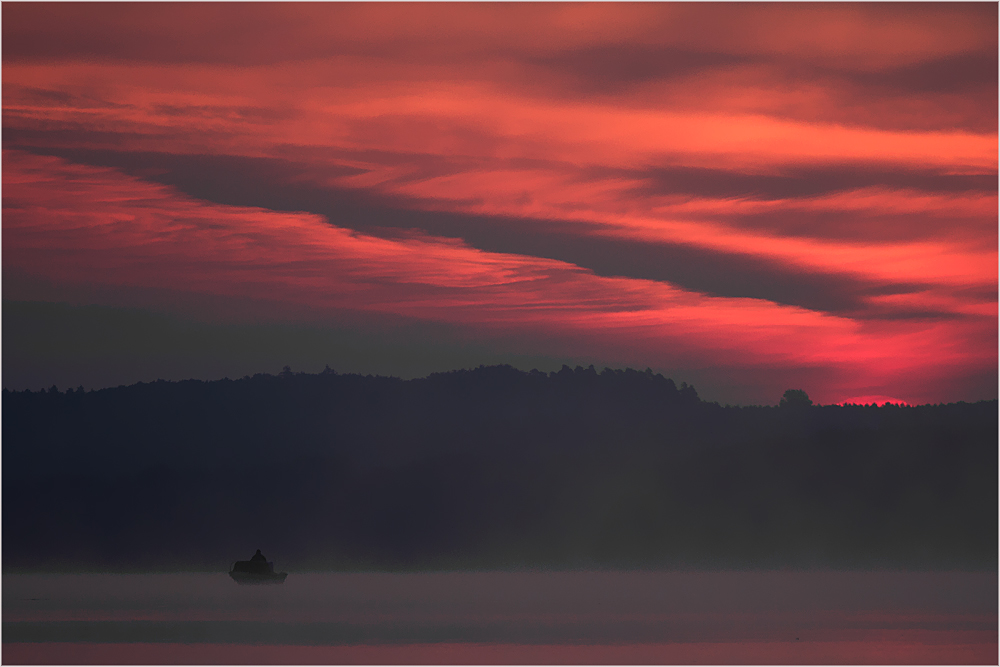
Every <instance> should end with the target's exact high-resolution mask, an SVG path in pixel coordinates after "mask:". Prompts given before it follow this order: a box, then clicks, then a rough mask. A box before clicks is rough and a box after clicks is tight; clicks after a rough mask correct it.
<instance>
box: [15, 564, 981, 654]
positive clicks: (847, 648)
mask: <svg viewBox="0 0 1000 667" xmlns="http://www.w3.org/2000/svg"><path fill="white" fill-rule="evenodd" d="M997 584H998V582H997V574H996V573H961V572H931V573H914V572H603V571H602V572H445V573H406V574H388V573H294V572H293V573H290V574H289V576H288V579H287V581H286V582H285V583H284V584H283V585H278V586H239V585H237V584H235V583H234V582H233V581H232V580H230V579H229V577H228V576H227V575H226V574H225V573H217V574H206V573H190V574H142V575H135V574H123V575H115V574H74V575H38V574H31V575H15V574H8V575H4V576H3V656H2V658H3V662H4V663H5V664H31V663H34V664H45V663H49V664H60V663H61V664H66V663H76V664H80V663H99V664H116V663H117V664H136V663H165V664H185V663H193V664H197V663H202V664H204V663H232V664H338V663H340V664H379V663H413V664H421V663H423V664H449V663H450V664H469V663H494V664H517V663H535V664H538V663H568V664H600V663H627V664H656V663H659V664H740V663H760V664H802V663H841V664H850V663H854V664H859V663H882V664H887V663H896V664H949V663H950V664H996V663H997V658H998V653H997Z"/></svg>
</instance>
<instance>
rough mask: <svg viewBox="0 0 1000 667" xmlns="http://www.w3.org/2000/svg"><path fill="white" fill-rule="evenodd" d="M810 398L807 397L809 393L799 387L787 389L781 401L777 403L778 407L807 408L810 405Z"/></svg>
mask: <svg viewBox="0 0 1000 667" xmlns="http://www.w3.org/2000/svg"><path fill="white" fill-rule="evenodd" d="M812 404H813V402H812V399H811V398H809V394H807V393H806V392H804V391H802V390H801V389H789V390H788V391H786V392H785V394H784V395H783V396H782V397H781V401H780V402H779V403H778V407H779V408H808V407H809V406H810V405H812Z"/></svg>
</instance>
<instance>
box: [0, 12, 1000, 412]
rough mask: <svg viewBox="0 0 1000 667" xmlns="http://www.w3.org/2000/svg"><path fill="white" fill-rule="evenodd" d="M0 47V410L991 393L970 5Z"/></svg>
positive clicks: (982, 30) (249, 32) (979, 97)
mask: <svg viewBox="0 0 1000 667" xmlns="http://www.w3.org/2000/svg"><path fill="white" fill-rule="evenodd" d="M2 18H3V24H2V25H3V28H2V29H3V44H2V48H3V170H2V175H3V183H2V185H3V223H2V233H3V234H2V259H3V298H4V314H6V315H7V316H8V317H7V321H6V322H5V326H4V333H5V334H6V335H5V336H4V350H3V356H4V361H5V362H6V363H5V364H4V372H3V382H4V386H5V387H8V388H11V389H23V388H33V389H37V388H39V387H41V386H47V385H48V384H49V383H50V382H55V381H56V380H58V381H60V382H63V383H70V384H74V385H75V384H76V383H77V382H79V383H80V384H84V385H87V386H88V387H91V388H93V387H97V386H104V385H108V384H116V383H118V382H135V381H139V380H144V381H149V380H154V379H156V378H157V377H164V378H166V379H181V378H182V377H198V378H201V379H214V378H217V377H222V376H223V375H230V376H239V375H242V374H243V373H253V372H264V371H266V372H276V371H277V370H279V369H280V367H281V366H282V365H283V364H284V363H288V361H287V360H291V361H293V362H294V363H293V364H292V365H293V370H304V371H310V372H315V371H318V370H320V369H322V368H323V366H324V364H329V365H330V366H333V367H334V368H335V369H336V370H338V371H351V372H364V373H369V372H371V373H382V374H394V375H401V376H404V377H412V376H416V375H421V374H425V373H427V372H431V371H434V370H450V369H452V368H459V367H469V366H475V365H478V364H480V363H512V364H514V365H515V366H518V367H520V368H523V369H525V370H527V369H530V368H531V367H533V366H537V367H539V368H541V369H542V370H552V369H558V368H559V366H560V365H561V364H562V363H568V364H570V365H571V366H572V365H574V364H581V365H584V366H586V365H588V364H594V365H596V366H597V367H598V368H602V367H603V366H612V367H625V366H631V367H633V368H639V369H644V368H647V367H649V368H651V369H653V370H654V371H656V372H662V373H663V374H665V375H667V376H669V377H672V378H674V379H675V380H676V381H677V382H678V383H679V382H681V381H686V382H689V383H691V384H694V385H695V386H696V387H697V388H698V391H699V394H700V395H701V396H702V397H703V398H705V399H708V400H716V401H720V402H723V403H734V404H776V403H777V401H778V399H779V398H780V396H781V393H782V392H783V391H784V390H785V389H788V388H802V389H805V390H806V391H807V392H808V393H809V395H810V396H811V397H812V398H813V400H814V401H815V402H818V403H823V404H827V403H838V402H845V401H848V402H866V403H867V402H872V401H877V402H879V403H881V402H884V401H893V402H897V401H904V402H910V403H937V402H951V401H957V400H967V401H975V400H980V399H989V398H995V397H996V396H997V348H998V340H997V262H998V256H997V243H998V240H997V205H998V202H997V150H998V145H997V49H998V45H997V5H996V4H995V3H912V4H911V3H884V4H853V3H833V4H798V3H777V4H740V3H735V4H729V3H706V4H702V3H677V4H671V3H666V4H660V3H641V4H630V3H609V4H599V3H595V4H575V3H554V4H528V3H512V4H492V3H472V4H465V3H441V4H419V3H406V4H395V3H374V4H352V3H349V4H326V3H315V4H314V3H301V4H299V3H287V4H285V3H278V4H267V3H254V4H239V3H218V4H213V3H204V4H202V3H197V4H195V3H191V4H169V3H157V4H145V3H136V4H120V3H110V4H87V3H68V4H60V3H4V4H3V6H2ZM81 327H83V328H82V329H81ZM83 329H86V332H87V333H86V334H85V335H84V334H80V333H79V332H80V331H83ZM109 341H112V342H109ZM114 341H117V342H114Z"/></svg>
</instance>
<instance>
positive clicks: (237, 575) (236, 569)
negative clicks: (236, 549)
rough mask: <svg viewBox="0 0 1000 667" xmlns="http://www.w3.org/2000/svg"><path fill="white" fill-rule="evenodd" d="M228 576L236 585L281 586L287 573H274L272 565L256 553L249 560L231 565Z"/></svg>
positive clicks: (258, 551) (260, 554)
mask: <svg viewBox="0 0 1000 667" xmlns="http://www.w3.org/2000/svg"><path fill="white" fill-rule="evenodd" d="M229 576H230V577H232V578H233V581H235V582H236V583H238V584H281V583H284V581H285V577H287V576H288V573H287V572H275V571H274V563H271V562H268V560H267V559H266V558H264V554H262V553H261V552H260V549H257V553H255V554H254V555H253V557H252V558H251V559H250V560H238V561H236V562H235V563H233V568H232V569H231V570H230V571H229Z"/></svg>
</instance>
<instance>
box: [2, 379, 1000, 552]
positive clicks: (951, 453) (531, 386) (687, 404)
mask: <svg viewBox="0 0 1000 667" xmlns="http://www.w3.org/2000/svg"><path fill="white" fill-rule="evenodd" d="M776 398H777V397H776ZM997 423H998V422H997V401H995V400H994V401H986V402H980V403H975V404H966V403H958V404H949V405H935V406H918V407H905V406H883V407H875V406H823V407H818V406H809V405H806V404H804V403H800V404H795V403H790V404H788V405H785V406H783V407H721V406H719V405H717V404H714V403H705V402H703V401H701V400H699V398H698V396H697V393H696V392H695V390H694V388H693V387H690V386H687V385H685V384H682V385H681V386H680V387H678V386H676V385H675V384H674V382H672V381H671V380H669V379H666V378H664V377H663V376H661V375H655V374H653V373H652V372H650V371H646V372H639V371H633V370H626V371H612V370H608V369H606V370H605V371H603V372H601V373H598V372H597V371H596V370H595V369H594V368H593V367H590V368H587V369H584V368H581V367H577V368H576V369H575V370H573V369H570V368H567V367H564V368H563V369H562V371H560V372H557V373H551V374H544V373H540V372H538V371H532V372H530V373H525V372H521V371H518V370H516V369H513V368H510V367H506V366H494V367H480V368H477V369H474V370H470V371H456V372H451V373H439V374H434V375H431V376H429V377H427V378H422V379H416V380H408V381H404V380H399V379H396V378H385V377H372V376H360V375H339V374H337V373H335V372H333V371H329V370H328V371H326V372H323V373H320V374H315V375H312V374H303V373H291V372H288V371H286V372H284V373H282V374H280V375H277V376H272V375H256V376H254V377H247V378H243V379H241V380H219V381H215V382H199V381H193V380H191V381H185V382H163V381H160V382H154V383H148V384H146V383H140V384H136V385H132V386H129V387H118V388H114V389H104V390H100V391H90V392H84V391H72V390H70V391H66V392H60V391H58V390H56V389H53V390H49V391H43V392H8V391H6V390H5V391H4V392H3V501H4V504H3V529H4V538H5V540H4V554H3V556H4V568H5V569H7V570H11V569H117V570H120V569H132V570H141V569H162V568H166V569H177V568H201V569H205V568H224V567H226V565H227V564H228V563H229V562H231V561H233V560H236V559H238V558H244V557H246V555H248V554H249V553H253V551H254V550H255V549H257V548H261V549H263V550H264V552H265V553H267V554H268V555H269V556H271V557H273V558H276V559H278V560H279V564H283V566H285V567H287V568H289V569H291V570H294V569H296V568H299V569H304V568H337V569H358V568H378V569H398V568H436V569H440V568H445V569H454V568H497V567H500V568H505V567H556V568H562V567H902V568H986V569H993V568H995V567H996V564H997V475H996V470H997V435H998V433H997ZM244 552H246V553H244Z"/></svg>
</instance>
